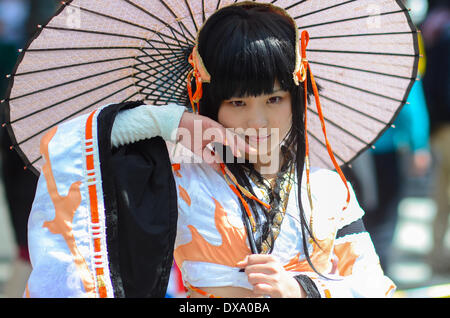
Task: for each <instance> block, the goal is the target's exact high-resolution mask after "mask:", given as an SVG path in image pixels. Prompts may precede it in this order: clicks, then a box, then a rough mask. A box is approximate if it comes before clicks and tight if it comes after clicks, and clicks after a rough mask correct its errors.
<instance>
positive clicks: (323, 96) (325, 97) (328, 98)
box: [320, 94, 389, 125]
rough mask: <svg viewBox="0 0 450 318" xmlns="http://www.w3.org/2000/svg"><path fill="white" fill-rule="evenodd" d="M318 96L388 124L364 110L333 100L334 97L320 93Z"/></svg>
mask: <svg viewBox="0 0 450 318" xmlns="http://www.w3.org/2000/svg"><path fill="white" fill-rule="evenodd" d="M320 97H321V98H324V99H326V100H329V101H331V102H333V103H336V104H338V105H340V106H342V107H345V108H347V109H349V110H351V111H354V112H356V113H358V114H360V115H363V116H366V117H368V118H370V119H372V120H374V121H376V122H378V123H380V124H382V125H388V124H389V123H386V122H384V121H382V120H380V119H378V118H376V117H373V116H372V115H369V114H367V113H364V112H362V111H360V110H358V109H355V108H353V107H351V106H349V105H346V104H344V103H342V102H339V101H337V100H335V99H333V98H330V97H328V96H325V95H322V94H320Z"/></svg>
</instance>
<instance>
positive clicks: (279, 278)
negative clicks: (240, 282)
mask: <svg viewBox="0 0 450 318" xmlns="http://www.w3.org/2000/svg"><path fill="white" fill-rule="evenodd" d="M237 266H239V267H242V268H245V273H246V274H247V276H248V281H249V283H250V284H252V285H253V292H254V293H255V294H256V295H261V296H270V297H272V298H305V297H306V293H305V291H304V290H303V288H302V287H300V285H299V283H298V282H297V281H296V280H295V278H293V277H292V276H291V275H289V274H288V272H287V271H286V270H285V269H284V267H283V266H282V265H281V263H280V262H279V261H278V260H277V258H276V257H274V256H273V255H267V254H253V255H248V256H247V257H246V258H245V259H244V260H243V261H241V262H239V263H238V264H237Z"/></svg>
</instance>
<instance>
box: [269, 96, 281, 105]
mask: <svg viewBox="0 0 450 318" xmlns="http://www.w3.org/2000/svg"><path fill="white" fill-rule="evenodd" d="M282 99H283V98H282V97H281V96H274V97H271V98H269V100H268V101H267V102H268V103H269V104H278V103H280V102H281V100H282Z"/></svg>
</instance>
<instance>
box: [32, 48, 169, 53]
mask: <svg viewBox="0 0 450 318" xmlns="http://www.w3.org/2000/svg"><path fill="white" fill-rule="evenodd" d="M123 49H134V50H142V49H145V48H142V47H138V46H90V47H56V48H45V49H27V50H26V51H27V52H49V51H70V50H74V51H75V50H123ZM163 50H167V49H163ZM166 54H167V53H166Z"/></svg>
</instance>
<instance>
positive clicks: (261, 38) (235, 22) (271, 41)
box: [199, 8, 296, 104]
mask: <svg viewBox="0 0 450 318" xmlns="http://www.w3.org/2000/svg"><path fill="white" fill-rule="evenodd" d="M229 11H236V12H232V13H233V14H231V15H229V16H227V23H220V19H219V18H220V17H218V19H216V21H214V19H213V21H210V22H212V23H213V24H214V22H216V23H215V25H213V27H212V28H211V30H212V29H213V30H214V32H210V33H209V34H205V33H208V32H201V35H200V38H199V43H201V46H199V51H200V55H201V56H202V58H203V61H204V63H205V66H206V69H207V70H208V71H209V73H210V74H211V83H210V84H209V85H207V86H208V89H207V90H208V91H209V92H208V93H209V95H210V96H209V97H210V99H211V100H213V101H215V102H216V103H217V102H219V103H220V102H222V101H223V100H227V99H230V98H232V97H248V96H258V95H261V94H271V93H272V92H273V88H274V85H275V82H278V83H279V85H280V86H281V88H282V89H283V90H286V91H290V90H291V89H292V88H293V86H294V85H295V84H294V81H293V75H292V74H293V72H294V68H295V58H296V56H295V48H294V46H293V43H295V42H296V41H295V38H296V34H295V29H294V28H293V27H292V24H291V23H290V22H289V21H288V20H287V19H286V18H285V17H283V16H281V15H279V14H276V13H269V14H271V15H272V16H273V17H272V18H271V19H267V14H268V13H267V12H265V13H264V14H265V15H261V14H258V11H253V12H248V10H242V8H233V9H232V10H229ZM264 17H265V18H264ZM213 18H214V17H213ZM204 31H207V30H204ZM202 36H204V37H207V39H208V41H202ZM216 103H214V104H216Z"/></svg>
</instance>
